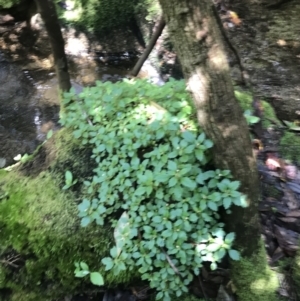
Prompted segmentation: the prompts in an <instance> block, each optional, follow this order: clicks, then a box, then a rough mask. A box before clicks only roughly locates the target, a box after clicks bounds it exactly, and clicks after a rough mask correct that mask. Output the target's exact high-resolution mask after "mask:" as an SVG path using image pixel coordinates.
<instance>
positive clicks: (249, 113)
mask: <svg viewBox="0 0 300 301" xmlns="http://www.w3.org/2000/svg"><path fill="white" fill-rule="evenodd" d="M244 117H245V118H246V121H247V123H248V125H251V124H255V123H258V122H259V121H260V118H259V117H257V116H254V115H253V112H252V111H251V110H246V111H245V112H244Z"/></svg>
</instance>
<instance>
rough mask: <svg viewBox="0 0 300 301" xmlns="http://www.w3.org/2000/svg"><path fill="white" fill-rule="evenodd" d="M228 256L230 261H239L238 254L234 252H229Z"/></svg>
mask: <svg viewBox="0 0 300 301" xmlns="http://www.w3.org/2000/svg"><path fill="white" fill-rule="evenodd" d="M228 253H229V256H230V258H231V259H232V260H240V253H239V252H238V251H236V250H229V252H228Z"/></svg>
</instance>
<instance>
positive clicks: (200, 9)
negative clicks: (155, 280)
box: [160, 0, 260, 289]
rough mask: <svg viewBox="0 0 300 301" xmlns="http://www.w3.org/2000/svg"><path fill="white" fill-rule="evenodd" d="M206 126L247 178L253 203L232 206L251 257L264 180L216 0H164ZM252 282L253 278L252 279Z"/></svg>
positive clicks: (228, 162)
mask: <svg viewBox="0 0 300 301" xmlns="http://www.w3.org/2000/svg"><path fill="white" fill-rule="evenodd" d="M160 3H161V6H162V9H163V13H164V18H165V21H166V24H167V26H168V30H169V34H170V37H171V40H172V42H173V44H174V47H175V50H176V53H177V55H178V57H179V59H180V61H181V65H182V68H183V73H184V76H185V79H186V81H187V87H188V90H189V91H190V92H191V94H192V97H193V99H194V103H195V106H196V109H197V116H198V121H199V124H200V126H201V127H202V128H203V129H204V131H205V133H206V134H207V135H208V136H209V138H210V139H211V140H212V141H213V142H214V148H213V155H214V161H215V164H216V166H217V167H219V168H221V169H230V170H231V172H232V175H233V177H234V178H235V179H237V180H239V181H240V182H241V191H242V192H243V193H245V194H246V195H247V201H248V204H249V207H248V208H247V209H243V208H240V207H236V206H234V207H232V214H231V215H230V216H229V217H227V225H228V230H230V231H234V232H235V233H236V234H237V239H236V247H237V248H238V249H239V250H240V251H241V252H242V256H243V257H244V258H245V259H247V258H251V257H252V256H254V255H255V254H256V253H257V252H258V250H259V249H260V224H259V218H258V211H257V204H258V198H259V184H258V176H257V168H256V162H255V159H254V158H253V154H252V148H251V141H250V136H249V131H248V127H247V124H246V121H245V119H244V117H243V114H242V110H241V108H240V107H239V105H238V103H237V101H236V99H235V97H234V92H233V91H234V90H233V86H232V83H231V78H230V74H229V66H228V63H227V59H226V55H225V50H224V46H223V42H222V37H221V32H220V29H219V27H218V24H217V22H216V19H215V12H214V7H213V4H212V2H211V1H210V0H185V1H183V0H172V1H170V0H160ZM249 287H250V284H249ZM238 289H239V288H238Z"/></svg>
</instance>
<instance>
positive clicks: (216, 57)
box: [208, 42, 229, 72]
mask: <svg viewBox="0 0 300 301" xmlns="http://www.w3.org/2000/svg"><path fill="white" fill-rule="evenodd" d="M208 58H209V65H210V67H211V68H212V69H213V70H215V71H217V72H220V71H221V72H223V71H226V72H228V71H229V66H228V62H227V58H226V56H225V54H224V50H223V49H222V47H221V46H220V44H219V43H217V42H215V43H214V45H212V47H210V49H209V51H208Z"/></svg>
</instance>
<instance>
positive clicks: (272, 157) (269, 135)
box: [0, 24, 300, 301]
mask: <svg viewBox="0 0 300 301" xmlns="http://www.w3.org/2000/svg"><path fill="white" fill-rule="evenodd" d="M0 25H1V24H0ZM8 26H11V25H7V24H6V25H3V26H0V32H1V33H2V40H0V44H1V45H0V46H1V47H0V48H1V49H2V51H7V52H10V53H11V56H12V58H13V59H14V61H15V62H16V63H18V64H19V65H21V67H22V69H23V70H25V71H28V70H29V71H30V72H29V73H30V74H33V77H32V78H33V80H34V81H37V80H36V79H37V78H38V77H39V76H40V74H41V73H40V72H41V70H42V69H43V70H47V72H48V73H49V72H52V69H51V65H52V64H51V58H49V55H50V53H51V50H50V49H49V47H48V46H47V47H42V48H41V45H43V46H45V45H48V42H47V40H46V37H45V36H43V35H40V34H39V35H37V34H36V35H35V34H33V33H32V32H30V31H27V29H26V28H24V26H23V25H21V24H20V25H19V26H17V27H15V31H14V32H13V33H12V32H9V33H8V31H7V30H8V28H9V27H8ZM38 39H40V41H42V42H40V44H39V46H38V47H37V46H36V42H37V40H38ZM82 39H84V38H82ZM85 43H87V41H85ZM68 45H69V46H68ZM82 45H83V48H82V49H79V50H78V51H79V52H78V53H76V55H73V56H72V60H71V62H72V63H71V73H72V75H73V77H74V78H75V79H78V81H79V82H80V83H82V84H88V85H89V84H92V83H93V82H94V81H95V80H104V81H105V80H111V81H115V80H118V79H120V78H121V77H122V76H125V75H126V74H127V72H128V70H129V68H130V67H131V66H132V65H133V62H134V55H133V54H134V52H132V53H129V52H126V51H125V52H124V51H123V49H124V48H121V49H122V51H123V52H122V51H120V52H118V53H116V52H114V53H109V52H106V51H103V50H101V48H100V46H99V47H98V46H97V47H98V48H97V47H96V46H95V48H94V49H96V50H97V49H98V50H97V51H98V52H97V51H95V52H93V55H94V56H93V57H91V55H90V54H89V53H88V52H87V51H86V50H87V46H86V44H84V43H83V44H82ZM95 45H96V44H95ZM123 46H124V45H123ZM123 46H122V47H123ZM5 47H7V48H5ZM68 47H69V48H68ZM41 49H42V50H43V53H42V52H41ZM68 49H70V51H71V49H72V42H71V40H70V41H69V44H67V50H68ZM29 50H30V51H29ZM156 53H157V55H158V57H159V61H160V62H161V63H158V65H159V66H160V69H161V71H162V73H163V74H162V76H163V78H164V79H167V78H168V77H169V76H173V77H175V78H180V77H181V76H182V75H181V71H180V67H179V63H178V60H177V59H176V55H175V54H174V53H173V52H172V51H170V50H168V48H167V47H165V44H164V41H163V40H161V41H159V42H158V44H157V48H156ZM96 55H97V60H96V59H95V56H96ZM82 58H84V62H85V63H84V64H82V62H83V61H82ZM22 60H23V62H22ZM24 61H25V62H26V63H24ZM78 66H84V68H83V69H78ZM97 68H98V69H97ZM101 68H102V69H101ZM95 69H96V70H98V71H99V70H100V71H99V72H98V73H97V74H95V71H93V72H91V70H95ZM101 70H102V71H101ZM34 126H35V125H34ZM264 131H265V132H264V137H266V139H265V140H267V143H264V144H265V145H263V143H261V142H260V141H258V140H255V141H254V148H255V149H254V151H255V153H256V156H257V162H258V171H259V175H260V182H261V201H260V204H259V211H260V216H261V225H262V235H263V237H264V241H265V246H266V250H267V253H268V262H269V264H270V266H271V268H272V269H274V270H276V271H277V272H278V277H279V278H280V281H281V285H280V290H279V295H280V296H282V297H286V298H287V299H288V300H291V301H292V300H293V301H294V300H297V299H296V296H295V293H294V284H293V280H292V277H291V265H292V259H293V257H294V256H295V254H296V251H297V250H298V248H299V244H298V241H299V237H300V162H297V160H285V158H284V152H283V150H282V148H281V147H279V137H280V133H278V132H277V129H276V127H275V128H273V129H265V130H264ZM288 147H293V146H288ZM294 148H295V152H296V153H298V152H299V150H300V149H299V147H298V149H297V147H296V146H295V147H294ZM298 164H299V165H298ZM228 281H229V273H228V266H227V265H226V264H225V265H224V266H223V268H222V269H219V270H217V271H214V272H210V271H209V269H208V267H206V266H204V267H203V268H202V276H201V278H199V279H196V280H195V281H194V282H193V283H192V285H191V291H192V292H193V293H194V294H195V295H197V296H199V297H205V298H217V300H218V301H221V300H225V297H224V294H225V295H226V289H225V287H224V286H223V283H226V282H228ZM134 291H135V290H133V289H130V290H126V289H125V290H116V291H113V292H106V293H105V295H104V296H106V299H105V300H107V301H112V300H114V301H116V300H122V301H125V300H138V299H137V298H138V297H137V295H136V294H135V293H134ZM92 295H93V294H91V296H87V295H82V296H75V297H73V298H71V297H70V298H69V299H67V298H66V299H65V300H70V301H71V300H72V301H81V300H82V301H87V300H91V298H92V297H93V296H92ZM104 296H103V294H102V295H101V297H99V296H98V297H97V300H101V299H100V298H102V297H103V298H104ZM144 297H146V296H144ZM103 300H104V299H103ZM226 300H233V299H226Z"/></svg>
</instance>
